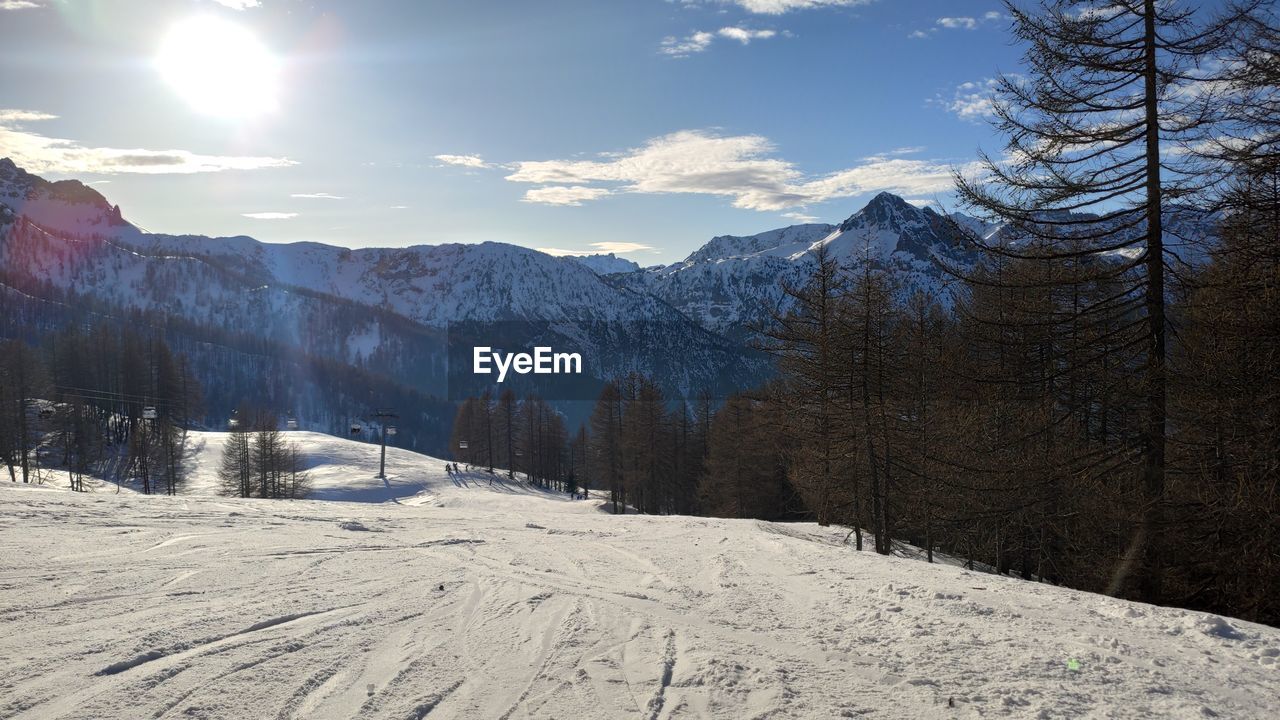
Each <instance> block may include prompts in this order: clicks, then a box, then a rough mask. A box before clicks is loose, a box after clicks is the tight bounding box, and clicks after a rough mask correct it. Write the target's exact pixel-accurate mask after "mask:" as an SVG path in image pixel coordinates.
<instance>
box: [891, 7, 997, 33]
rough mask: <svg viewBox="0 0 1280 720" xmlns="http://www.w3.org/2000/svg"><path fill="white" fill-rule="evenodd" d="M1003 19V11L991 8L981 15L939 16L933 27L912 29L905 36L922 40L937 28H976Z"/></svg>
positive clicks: (935, 31) (936, 30)
mask: <svg viewBox="0 0 1280 720" xmlns="http://www.w3.org/2000/svg"><path fill="white" fill-rule="evenodd" d="M1004 19H1005V15H1004V13H1002V12H1000V11H998V10H991V11H988V12H985V13H983V14H982V15H981V16H978V17H973V16H968V15H963V16H957V17H940V18H938V19H937V20H935V21H934V23H933V27H931V28H928V29H925V30H913V31H912V32H911V33H910V34H909V35H907V37H909V38H914V39H916V40H922V39H925V38H929V37H932V36H933V35H934V34H935V33H937V32H938V30H940V29H941V30H977V29H978V28H979V27H981V26H983V25H986V24H987V23H993V22H999V21H1001V20H1004Z"/></svg>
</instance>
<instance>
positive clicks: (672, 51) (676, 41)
mask: <svg viewBox="0 0 1280 720" xmlns="http://www.w3.org/2000/svg"><path fill="white" fill-rule="evenodd" d="M715 39H716V36H715V35H713V34H711V33H709V32H704V31H701V30H700V31H698V32H695V33H693V34H692V35H688V36H686V37H684V38H678V37H676V36H674V35H668V36H667V37H665V38H663V39H662V44H661V46H660V47H659V48H658V52H660V53H662V54H663V55H670V56H671V57H678V58H682V57H689V56H690V55H693V54H694V53H700V52H702V51H704V50H706V49H707V48H709V47H711V41H712V40H715Z"/></svg>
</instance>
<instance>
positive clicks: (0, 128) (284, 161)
mask: <svg viewBox="0 0 1280 720" xmlns="http://www.w3.org/2000/svg"><path fill="white" fill-rule="evenodd" d="M54 117H56V116H54V115H49V114H47V113H40V112H34V111H30V110H3V111H0V157H8V158H11V159H12V160H13V161H14V162H15V163H17V164H18V165H20V166H22V167H23V168H26V169H27V170H29V171H31V172H34V173H67V174H86V173H140V174H149V175H159V174H184V175H185V174H190V173H201V172H222V171H224V170H258V169H262V168H274V167H288V166H290V165H296V164H297V163H296V162H294V161H292V160H289V159H288V158H273V157H256V156H225V155H200V154H197V153H193V152H190V151H187V150H144V149H121V148H105V147H85V146H83V145H81V144H80V143H77V142H76V141H74V140H63V139H60V138H51V137H47V136H44V135H40V134H38V133H33V132H28V131H26V130H23V129H21V128H20V127H19V125H18V123H20V122H34V121H40V120H51V119H53V118H54Z"/></svg>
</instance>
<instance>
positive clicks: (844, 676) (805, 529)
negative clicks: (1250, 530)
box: [0, 433, 1280, 719]
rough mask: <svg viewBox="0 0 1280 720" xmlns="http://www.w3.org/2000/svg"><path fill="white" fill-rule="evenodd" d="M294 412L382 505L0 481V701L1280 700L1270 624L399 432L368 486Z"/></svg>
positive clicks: (319, 704)
mask: <svg viewBox="0 0 1280 720" xmlns="http://www.w3.org/2000/svg"><path fill="white" fill-rule="evenodd" d="M292 435H293V437H294V439H296V440H298V441H300V442H302V443H303V444H304V447H305V448H306V449H307V451H308V452H309V453H311V454H312V456H313V460H314V465H315V467H314V472H315V473H316V476H317V487H318V493H320V494H321V495H324V494H332V495H331V496H334V497H347V498H360V499H366V500H377V499H393V500H395V502H383V503H346V502H320V501H315V500H305V501H269V500H239V499H229V498H219V497H213V496H202V495H200V494H199V493H200V492H202V490H201V489H200V487H199V483H197V485H196V486H195V487H193V488H192V489H191V492H192V494H188V495H185V496H178V497H161V496H149V497H148V496H138V495H133V494H129V493H122V494H119V495H116V494H113V493H110V492H103V491H99V492H98V493H95V494H73V493H69V492H52V491H41V490H39V489H36V488H30V487H26V488H24V487H13V486H11V485H9V484H8V483H5V484H4V485H3V486H2V487H0V542H3V544H4V547H6V548H18V549H20V550H21V552H9V553H6V554H5V559H4V562H3V563H0V622H3V624H4V627H5V629H6V632H4V633H0V667H3V668H4V671H3V679H2V680H0V716H3V717H16V718H103V717H201V718H250V717H253V718H257V717H283V718H353V717H386V718H422V717H426V716H428V715H429V716H430V717H432V718H436V717H439V718H514V717H520V718H524V717H533V718H552V717H556V718H694V717H698V718H702V717H706V718H735V719H736V718H748V717H754V718H761V717H769V718H830V717H875V718H924V717H929V718H932V717H941V718H949V717H956V718H969V717H992V716H995V717H1046V718H1053V717H1072V718H1075V717H1098V718H1101V717H1107V718H1114V717H1135V718H1147V717H1184V718H1202V717H1232V718H1270V717H1275V716H1276V713H1277V712H1278V711H1280V693H1278V692H1277V688H1278V687H1280V684H1278V682H1277V672H1280V665H1278V664H1277V663H1278V661H1280V630H1277V629H1275V628H1269V627H1264V626H1260V625H1254V624H1250V623H1246V622H1242V621H1237V620H1231V619H1225V618H1221V617H1216V616H1205V615H1203V614H1200V613H1191V612H1186V611H1181V610H1173V609H1165V608H1156V607H1152V606H1148V605H1142V604H1136V603H1130V602H1125V601H1120V600H1115V599H1112V598H1107V597H1103V596H1099V595H1092V594H1088V593H1082V592H1075V591H1071V590H1064V589H1061V588H1056V587H1051V586H1048V585H1040V584H1036V583H1029V582H1024V581H1019V580H1014V579H1011V578H1006V577H1000V576H993V575H988V574H984V573H975V572H968V571H965V570H964V569H962V568H959V567H954V566H949V565H929V564H926V563H924V562H920V561H918V560H910V559H905V558H898V557H882V556H878V555H875V554H873V553H870V552H863V553H858V552H855V551H854V550H852V549H851V548H850V547H849V546H847V545H845V544H844V542H843V540H844V531H842V530H840V529H837V528H820V527H818V526H816V525H807V524H794V525H779V524H772V523H762V522H756V521H746V520H716V519H704V518H690V517H651V516H634V515H628V516H621V517H618V516H611V515H607V514H604V513H602V512H600V511H599V507H598V506H599V505H600V504H602V503H601V501H598V500H593V501H585V502H584V501H571V500H567V499H565V498H564V497H563V496H558V495H555V494H553V493H540V492H537V491H531V490H528V489H523V488H521V487H518V486H515V485H507V484H498V485H495V486H493V487H490V486H489V485H488V483H487V481H484V482H476V480H479V479H480V477H481V476H482V474H475V475H473V476H467V477H465V478H459V479H457V482H456V483H455V482H454V480H453V479H451V478H449V477H448V476H447V475H445V474H444V472H443V463H442V462H441V461H439V460H434V459H430V458H424V457H422V456H415V455H413V454H411V453H407V452H396V451H391V450H389V451H388V469H389V472H390V474H391V476H392V477H391V478H390V480H389V483H388V485H387V486H384V487H383V488H382V489H383V491H384V492H383V493H382V494H381V495H378V494H377V492H378V483H377V482H376V481H373V480H372V479H371V476H372V474H373V468H374V467H375V465H373V464H372V463H371V460H373V459H375V458H376V448H375V447H374V446H372V445H367V444H364V445H361V444H355V443H350V442H347V441H344V440H341V439H337V438H330V439H324V438H323V437H319V436H316V437H312V436H310V434H304V433H298V434H292ZM216 439H217V438H215V437H214V436H204V438H203V440H204V441H205V445H204V446H203V449H202V450H200V452H199V456H200V459H199V466H198V467H199V468H200V469H198V470H197V474H198V475H200V476H202V477H203V476H204V474H205V473H206V472H207V469H208V465H207V463H208V462H209V460H210V459H211V457H212V456H213V455H214V454H215V447H214V445H213V444H214V442H215V441H216ZM317 458H319V459H317ZM207 489H208V488H207V487H206V488H205V490H207ZM366 493H367V494H366Z"/></svg>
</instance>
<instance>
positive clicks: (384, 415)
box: [373, 408, 400, 480]
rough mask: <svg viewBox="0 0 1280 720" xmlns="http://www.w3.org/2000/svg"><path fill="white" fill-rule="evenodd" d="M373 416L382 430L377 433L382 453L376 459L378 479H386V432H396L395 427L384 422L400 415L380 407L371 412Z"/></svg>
mask: <svg viewBox="0 0 1280 720" xmlns="http://www.w3.org/2000/svg"><path fill="white" fill-rule="evenodd" d="M373 417H375V418H377V419H378V422H379V424H380V425H381V426H382V431H381V432H379V433H378V435H379V436H380V438H381V440H382V455H381V456H380V457H379V459H378V479H379V480H386V479H387V435H388V434H391V435H394V434H395V433H396V429H395V428H394V427H389V426H388V425H387V424H386V421H387V420H393V419H395V418H398V417H400V416H399V415H396V413H395V411H394V410H389V409H386V408H382V409H380V410H378V411H377V412H375V413H374V414H373Z"/></svg>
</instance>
